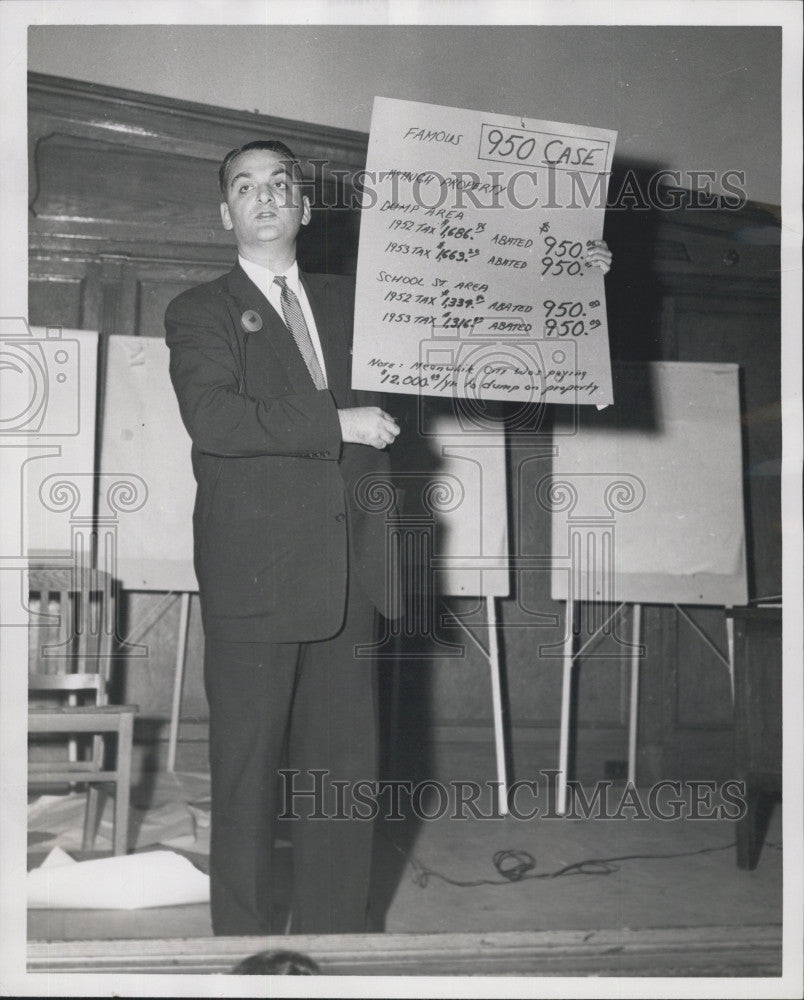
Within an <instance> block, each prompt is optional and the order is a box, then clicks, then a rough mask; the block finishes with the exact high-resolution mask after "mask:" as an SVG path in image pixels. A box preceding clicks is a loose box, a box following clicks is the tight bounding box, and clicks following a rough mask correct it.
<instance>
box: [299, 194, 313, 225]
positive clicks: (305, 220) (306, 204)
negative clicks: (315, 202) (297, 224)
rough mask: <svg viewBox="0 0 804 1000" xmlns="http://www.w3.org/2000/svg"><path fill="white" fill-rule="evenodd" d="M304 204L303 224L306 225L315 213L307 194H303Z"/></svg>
mask: <svg viewBox="0 0 804 1000" xmlns="http://www.w3.org/2000/svg"><path fill="white" fill-rule="evenodd" d="M302 206H303V207H302V217H301V224H302V225H303V226H306V225H307V223H308V222H309V221H310V219H311V218H312V214H313V213H312V209H311V208H310V199H309V198H308V197H307V195H306V194H304V195H302Z"/></svg>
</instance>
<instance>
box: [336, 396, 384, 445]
mask: <svg viewBox="0 0 804 1000" xmlns="http://www.w3.org/2000/svg"><path fill="white" fill-rule="evenodd" d="M338 419H339V420H340V422H341V437H342V438H343V440H344V441H345V442H347V443H349V444H367V445H370V446H371V447H372V448H385V447H386V446H387V445H389V444H393V442H394V439H395V438H396V436H397V434H398V433H399V424H398V423H397V422H396V420H394V418H393V417H392V416H391V415H390V414H389V413H386V412H385V410H381V409H380V408H379V406H355V407H352V408H351V409H346V410H338Z"/></svg>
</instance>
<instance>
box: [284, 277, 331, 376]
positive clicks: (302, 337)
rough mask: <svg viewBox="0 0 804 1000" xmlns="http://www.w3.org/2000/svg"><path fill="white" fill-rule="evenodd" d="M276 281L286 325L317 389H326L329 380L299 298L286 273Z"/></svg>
mask: <svg viewBox="0 0 804 1000" xmlns="http://www.w3.org/2000/svg"><path fill="white" fill-rule="evenodd" d="M274 281H275V282H276V283H277V285H279V287H280V289H281V290H282V297H281V302H282V314H283V315H284V317H285V325H286V326H287V328H288V330H290V332H291V335H292V336H293V339H294V340H295V341H296V346H297V347H298V348H299V351H300V352H301V356H302V358H303V359H304V363H305V364H306V365H307V370H308V371H309V372H310V376H311V378H312V380H313V383H314V384H315V387H316V389H326V387H327V380H326V378H325V377H324V373H323V372H322V371H321V365H320V364H319V362H318V356H317V355H316V353H315V348H314V347H313V342H312V340H311V339H310V331H309V330H308V329H307V323H305V321H304V313H303V312H302V310H301V305H300V304H299V300H298V299H297V298H296V295H295V294H294V292H293V291H292V289H290V288H288V283H287V278H286V277H285V276H284V275H282V274H279V275H277V276H276V277H275V278H274Z"/></svg>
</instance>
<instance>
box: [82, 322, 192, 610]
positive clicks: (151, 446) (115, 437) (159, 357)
mask: <svg viewBox="0 0 804 1000" xmlns="http://www.w3.org/2000/svg"><path fill="white" fill-rule="evenodd" d="M168 361H169V351H168V349H167V346H166V344H165V342H164V341H163V340H160V339H158V338H156V337H122V336H113V337H108V338H107V340H106V388H105V396H104V407H103V424H102V437H101V459H100V464H101V472H102V473H107V474H110V475H119V476H121V477H124V476H125V475H136V476H139V477H140V478H141V479H142V480H143V481H144V483H145V487H146V489H147V491H148V496H147V500H146V501H145V503H144V504H143V505H142V507H141V508H140V509H139V510H132V511H127V512H124V513H122V514H121V515H120V526H119V530H118V544H117V577H118V579H119V580H120V582H121V583H122V585H123V587H124V588H125V589H126V590H182V591H194V590H198V584H197V582H196V578H195V571H194V570H193V533H192V518H193V505H194V503H195V479H194V478H193V471H192V465H191V463H190V438H189V436H188V434H187V431H186V430H185V429H184V425H183V424H182V422H181V417H180V415H179V405H178V403H177V401H176V395H175V393H174V392H173V386H172V385H171V382H170V374H169V369H168Z"/></svg>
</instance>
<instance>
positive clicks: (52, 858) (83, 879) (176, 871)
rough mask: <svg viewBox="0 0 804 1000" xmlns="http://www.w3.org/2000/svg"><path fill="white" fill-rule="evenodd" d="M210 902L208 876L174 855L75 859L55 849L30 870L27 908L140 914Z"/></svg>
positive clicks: (164, 852) (149, 854)
mask: <svg viewBox="0 0 804 1000" xmlns="http://www.w3.org/2000/svg"><path fill="white" fill-rule="evenodd" d="M208 900H209V876H207V875H204V873H203V872H200V871H199V870H198V869H197V868H195V867H194V866H193V865H192V864H191V863H190V862H189V861H188V860H187V859H186V858H183V857H181V855H179V854H174V853H173V852H172V851H145V852H143V853H142V854H128V855H120V856H117V857H112V858H98V859H96V860H93V861H74V860H73V859H72V858H71V857H70V856H69V855H68V854H66V853H65V852H64V851H62V850H60V849H59V848H55V849H54V850H53V851H51V852H50V854H49V855H48V856H47V857H46V858H45V860H44V862H43V863H42V865H41V866H40V867H39V868H35V869H33V871H30V872H28V906H29V908H31V909H40V910H41V909H47V910H64V909H68V910H138V909H145V908H147V907H152V906H180V905H182V904H183V903H205V902H207V901H208Z"/></svg>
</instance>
